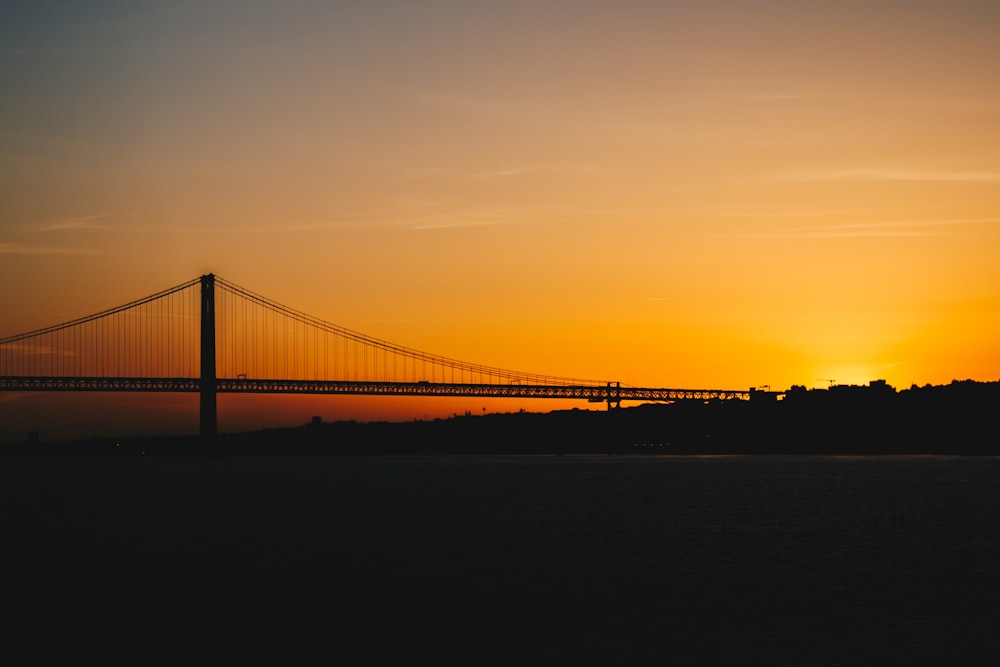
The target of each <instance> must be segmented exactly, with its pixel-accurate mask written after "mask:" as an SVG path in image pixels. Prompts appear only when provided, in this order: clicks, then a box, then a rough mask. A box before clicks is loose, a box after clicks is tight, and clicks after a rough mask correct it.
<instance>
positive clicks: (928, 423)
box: [3, 380, 1000, 456]
mask: <svg viewBox="0 0 1000 667" xmlns="http://www.w3.org/2000/svg"><path fill="white" fill-rule="evenodd" d="M779 399H780V400H779ZM998 408H1000V381H998V382H974V381H971V380H965V381H953V382H952V383H951V384H948V385H936V386H931V385H926V386H923V387H917V386H913V387H911V388H910V389H907V390H903V391H897V390H896V389H894V388H893V387H891V386H889V385H887V384H886V383H885V382H882V381H875V382H872V383H870V384H868V385H861V386H859V385H841V386H832V387H830V388H828V389H806V388H805V387H792V388H791V389H789V390H788V391H787V392H784V393H783V395H781V394H779V393H777V392H755V393H754V395H753V398H752V399H751V400H750V401H678V402H675V403H669V404H646V405H640V406H636V407H622V408H613V409H610V410H607V411H603V410H575V409H574V410H557V411H552V412H547V413H540V412H539V413H536V412H518V413H498V414H486V415H464V416H454V417H451V418H448V419H436V420H432V421H422V420H418V421H412V422H356V421H338V422H329V423H327V422H322V421H321V420H320V419H319V418H314V419H313V421H312V422H310V423H308V424H305V425H303V426H299V427H295V428H278V429H266V430H262V431H254V432H247V433H231V434H220V435H219V436H218V437H217V438H216V439H215V440H214V441H213V442H210V443H209V442H206V441H203V440H202V439H200V438H199V437H197V436H190V437H140V438H117V439H90V440H81V441H74V442H57V443H47V442H44V441H35V442H29V443H18V444H9V445H5V446H4V447H3V451H4V452H5V453H7V454H14V455H23V454H28V455H38V454H58V455H66V454H101V455H107V454H123V455H175V454H194V455H206V454H208V455H226V456H228V455H244V454H245V455H251V454H255V455H260V454H283V455H288V454H294V455H297V454H303V455H321V454H323V455H325V454H349V455H361V454H595V453H602V454H831V455H836V454H844V455H848V454H855V455H865V454H955V455H991V454H1000V434H998V429H997V414H998Z"/></svg>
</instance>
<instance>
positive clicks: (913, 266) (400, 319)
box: [0, 0, 1000, 415]
mask: <svg viewBox="0 0 1000 667" xmlns="http://www.w3.org/2000/svg"><path fill="white" fill-rule="evenodd" d="M8 14H9V16H8V17H7V19H8V20H6V21H5V22H4V24H3V25H0V36H2V37H3V40H0V43H2V44H4V47H3V48H4V50H5V53H6V55H8V56H9V57H7V58H4V59H0V78H2V80H3V81H5V82H6V84H7V87H6V92H7V95H6V96H5V104H4V105H3V106H2V108H0V184H2V188H3V192H4V193H5V197H4V203H3V206H2V208H0V280H3V281H4V284H5V285H8V286H12V287H11V288H9V289H4V290H0V310H2V311H3V312H4V313H5V317H4V319H3V323H2V326H0V328H2V331H0V336H5V335H11V334H15V333H19V332H23V331H27V330H31V329H33V328H38V327H44V326H48V325H51V324H53V323H55V322H60V321H65V320H68V319H72V318H73V317H78V316H82V315H87V314H89V313H93V312H96V311H99V310H101V309H103V308H108V307H113V306H115V305H118V304H122V303H126V302H128V301H130V300H132V299H135V298H139V297H142V296H144V295H147V294H151V293H154V292H156V291H157V290H160V289H163V288H164V287H166V286H169V285H174V284H178V283H179V282H181V281H183V280H186V279H189V278H193V277H196V276H198V275H201V274H204V273H209V272H212V273H217V274H218V275H220V276H224V277H226V278H227V279H230V280H233V281H235V282H236V283H238V284H240V285H245V286H247V287H248V288H249V289H252V290H254V291H256V292H258V293H260V294H263V295H266V296H268V297H269V298H273V299H274V300H276V301H278V302H280V303H283V304H287V305H289V306H291V307H294V308H296V309H299V310H301V311H303V312H305V313H308V314H310V315H312V316H315V317H317V318H320V319H323V320H325V321H328V322H332V323H336V324H338V325H340V326H344V327H347V328H349V329H352V330H355V331H359V332H364V333H365V334H368V335H371V336H374V337H378V338H382V339H384V340H387V341H392V342H393V343H397V344H400V345H405V346H407V347H412V348H416V349H419V350H423V351H426V352H430V353H436V354H441V355H445V356H449V357H454V358H458V359H462V360H467V361H470V362H476V363H482V364H488V365H493V366H499V367H504V368H514V369H518V370H523V371H531V372H538V373H546V374H552V375H562V376H571V377H585V378H593V379H598V380H602V379H606V380H610V381H621V382H623V383H628V384H632V385H637V386H641V385H647V386H649V385H652V386H668V387H669V386H673V387H705V388H712V387H715V388H726V389H745V388H748V387H751V386H761V385H765V384H767V385H770V386H772V387H788V386H791V385H793V384H800V385H801V384H804V385H807V386H808V385H810V384H812V383H817V384H820V385H821V384H822V381H818V380H817V379H816V378H826V379H834V380H836V381H837V382H843V383H857V384H864V383H867V382H869V381H871V380H874V379H885V380H887V381H888V382H889V383H890V384H893V385H894V386H897V387H905V386H909V385H910V384H911V383H917V384H921V385H922V384H925V383H932V384H942V383H947V382H950V381H951V380H952V379H965V378H969V379H975V380H981V381H992V380H995V379H997V378H998V377H1000V352H998V351H997V350H998V346H997V345H996V341H997V340H998V339H1000V263H998V262H997V261H996V258H997V257H998V256H1000V194H998V193H1000V190H998V187H1000V157H998V156H1000V84H998V78H997V76H996V63H997V62H1000V42H998V40H996V35H997V34H998V33H1000V5H996V4H991V3H984V2H978V1H976V0H955V1H954V2H949V3H947V4H944V3H924V4H921V5H920V6H919V7H917V6H914V5H913V3H905V2H902V0H899V1H897V0H891V1H889V2H885V3H879V4H878V5H877V6H873V5H872V4H871V3H867V2H862V1H861V0H842V1H840V2H836V3H834V2H815V3H809V4H808V5H805V4H796V3H789V2H785V1H784V0H765V1H764V2H760V3H753V5H752V6H751V5H748V4H747V3H742V2H737V1H736V0H721V2H718V3H711V5H704V6H703V5H692V4H690V3H681V2H673V1H672V0H667V1H664V2H658V3H645V2H631V1H630V0H626V2H625V3H624V4H623V3H620V2H619V3H610V2H593V3H577V4H573V6H572V7H569V6H564V5H563V4H562V3H549V2H539V3H533V4H531V3H529V4H526V5H525V4H518V3H515V4H512V5H509V4H502V3H500V4H468V5H462V4H459V5H456V4H455V3H449V2H443V1H441V0H427V1H426V2H421V3H399V2H395V1H390V0H372V1H371V2H366V3H362V4H350V3H339V4H338V3H334V4H330V5H324V4H322V3H320V4H317V5H313V4H310V3H305V4H300V3H293V5H290V6H285V5H281V6H280V7H279V6H278V5H274V4H273V3H266V2H257V1H256V0H251V1H250V2H248V3H245V4H241V5H240V7H238V8H237V7H235V6H232V7H231V6H229V5H228V4H225V5H217V4H205V3H198V2H192V1H190V0H179V1H178V2H175V3H170V4H169V5H164V4H163V3H157V2H152V1H150V0H138V1H137V2H134V3H129V6H128V7H127V8H125V7H124V6H118V5H116V4H114V3H103V2H98V3H87V4H85V5H84V4H80V5H79V6H77V5H72V6H68V5H66V4H65V3H59V4H58V5H56V4H55V3H54V2H52V1H51V0H39V2H37V3H29V4H25V5H24V6H23V7H20V8H18V9H16V10H11V11H10V12H9V13H8ZM595 45H598V46H599V48H595ZM379 400H381V399H379V398H374V399H370V400H369V403H365V405H366V406H369V405H371V414H373V415H374V414H377V412H378V410H380V409H383V410H384V412H385V413H386V414H389V413H390V412H391V413H393V414H396V412H395V407H392V408H391V409H390V406H388V405H387V404H386V405H385V406H384V408H379V407H378V406H379V405H380V404H379V403H378V401H379ZM345 405H347V404H345ZM349 405H350V406H351V409H358V410H361V408H360V407H359V406H360V405H361V404H360V403H354V402H351V403H349ZM552 407H553V408H554V407H556V406H552ZM540 408H541V409H551V408H549V407H548V405H547V404H544V403H543V404H542V405H541V406H540ZM368 409H369V408H368V407H365V408H364V410H365V411H366V412H365V414H368V412H367V411H368ZM443 412H444V414H450V411H443Z"/></svg>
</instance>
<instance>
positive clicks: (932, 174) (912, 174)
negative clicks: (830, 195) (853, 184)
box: [774, 168, 1000, 183]
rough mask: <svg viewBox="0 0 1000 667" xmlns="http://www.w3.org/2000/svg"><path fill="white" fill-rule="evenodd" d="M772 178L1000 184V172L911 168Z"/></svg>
mask: <svg viewBox="0 0 1000 667" xmlns="http://www.w3.org/2000/svg"><path fill="white" fill-rule="evenodd" d="M774 178H775V180H781V181H795V182H803V183H808V182H821V181H910V182H939V183H1000V171H931V170H913V169H886V168H878V169H839V170H838V169H835V170H828V171H802V172H789V173H783V174H777V175H775V176H774Z"/></svg>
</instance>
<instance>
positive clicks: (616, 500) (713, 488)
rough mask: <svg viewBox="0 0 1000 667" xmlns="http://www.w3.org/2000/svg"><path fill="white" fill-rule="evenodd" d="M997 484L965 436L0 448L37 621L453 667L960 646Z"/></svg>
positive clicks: (984, 567) (978, 588) (980, 596)
mask: <svg viewBox="0 0 1000 667" xmlns="http://www.w3.org/2000/svg"><path fill="white" fill-rule="evenodd" d="M998 481H1000V460H998V459H995V458H960V457H950V458H949V457H891V458H890V457H881V458H866V457H719V456H712V457H693V456H692V457H607V456H593V457H588V456H565V457H528V456H524V457H519V456H517V457H515V456H512V457H485V456H484V457H478V456H477V457H284V458H283V457H260V458H228V459H220V460H216V461H199V460H195V459H185V458H165V457H144V458H139V457H137V458H135V459H123V458H108V459H39V460H22V461H12V460H9V461H3V462H2V463H0V488H2V493H3V498H4V504H5V507H7V508H8V509H9V510H10V511H8V512H5V513H4V516H3V524H2V527H3V530H4V534H5V535H7V536H8V538H9V539H8V540H7V541H6V543H7V544H8V547H7V556H8V557H7V562H8V563H10V565H9V569H10V570H11V571H16V572H20V573H21V575H22V576H21V577H20V581H21V582H22V584H25V585H24V586H21V587H20V588H19V589H18V594H19V595H20V596H21V597H20V598H18V599H19V600H20V601H21V602H22V603H23V604H24V605H27V606H28V607H26V608H29V607H31V608H34V609H36V611H37V605H38V604H39V600H46V601H47V602H46V605H45V608H46V617H47V618H55V617H53V616H52V613H53V609H55V610H58V609H62V610H70V609H73V610H75V612H74V613H75V614H77V615H75V616H73V618H74V619H75V621H74V626H77V625H80V626H81V627H89V623H87V622H85V620H86V619H87V616H82V617H81V616H79V615H78V614H79V612H80V610H81V609H86V608H89V605H90V604H91V601H93V600H94V599H97V598H99V599H101V600H103V601H113V602H115V603H116V604H112V605H110V608H112V609H117V610H118V611H116V612H115V611H113V612H107V613H108V614H109V615H108V616H107V617H106V620H107V621H109V622H112V623H114V624H119V625H128V626H130V627H132V625H133V624H135V623H136V619H137V618H142V619H143V623H142V625H143V627H145V628H147V629H148V628H150V627H154V628H156V627H165V626H170V625H171V624H173V623H176V622H178V619H184V621H185V622H192V621H195V620H197V621H198V622H195V623H194V626H195V627H200V628H201V629H204V628H205V627H206V625H205V624H206V623H207V624H208V625H207V627H211V628H212V632H211V633H209V634H210V636H211V637H212V638H213V641H215V642H216V644H217V645H218V646H224V647H225V649H224V650H226V651H227V652H230V653H232V652H239V651H241V650H243V649H246V648H247V647H249V646H258V647H259V645H260V644H261V643H272V644H273V645H274V646H284V647H285V648H284V649H282V650H293V649H292V647H291V645H292V644H294V646H296V647H302V646H304V645H306V644H309V643H311V642H314V641H319V639H320V638H322V642H323V643H325V644H326V645H327V646H328V647H329V646H331V645H338V646H342V647H346V646H349V645H350V646H354V645H359V646H360V645H363V646H364V647H365V650H366V651H369V652H371V653H372V654H373V655H375V654H380V653H381V652H385V651H392V650H396V649H398V648H400V646H401V643H402V644H403V645H405V646H406V647H407V650H408V651H409V652H410V653H411V655H413V656H416V657H419V656H423V657H428V658H429V657H431V656H434V657H435V658H443V657H448V656H451V657H452V658H455V659H456V660H458V661H462V659H465V660H468V661H469V663H471V664H512V663H513V664H568V663H572V664H628V663H630V662H643V661H648V660H655V659H663V660H668V659H672V660H675V661H676V660H680V661H681V662H684V661H690V662H691V663H692V664H706V663H713V662H716V663H727V662H746V661H751V662H761V661H763V662H766V663H768V664H789V665H793V664H794V665H798V664H871V665H876V664H878V665H885V664H914V663H915V662H920V663H924V662H926V663H928V664H929V663H930V662H935V661H938V662H946V663H950V664H958V663H965V664H969V662H968V661H969V660H971V659H972V657H973V656H974V655H976V654H977V652H979V651H983V650H987V649H994V648H1000V646H997V645H996V642H997V640H996V639H994V632H993V630H994V628H995V625H996V621H997V619H996V616H995V611H994V610H993V605H994V603H995V600H997V599H1000V598H998V594H1000V565H998V563H1000V536H998V534H997V528H996V526H997V520H998V518H1000V484H998ZM25 582H27V583H25ZM53 599H58V600H60V604H56V605H53V604H52V600H53ZM32 605H35V606H34V607H32ZM116 605H117V606H116ZM125 609H127V610H129V611H128V612H127V613H126V612H124V611H122V610H125ZM67 613H68V612H67ZM90 620H93V619H92V618H91V619H90ZM53 622H55V621H53ZM133 629H134V628H133ZM248 633H249V634H248ZM290 634H291V635H294V636H295V637H297V640H296V641H295V642H291V643H290V642H289V641H288V639H287V638H288V637H289V636H290ZM192 636H194V635H192ZM222 638H225V641H223V640H222ZM272 640H273V641H272ZM175 645H176V644H175ZM254 650H256V649H254ZM469 663H467V664H469Z"/></svg>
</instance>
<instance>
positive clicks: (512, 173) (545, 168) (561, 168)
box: [399, 164, 598, 181]
mask: <svg viewBox="0 0 1000 667" xmlns="http://www.w3.org/2000/svg"><path fill="white" fill-rule="evenodd" d="M400 171H401V175H400V176H399V179H400V180H403V181H417V180H435V179H437V180H446V179H451V180H465V181H476V180H489V179H504V178H514V177H518V176H527V175H530V174H543V173H553V174H555V173H577V174H590V173H595V172H597V171H598V169H597V168H596V167H592V166H587V165H572V166H571V165H557V164H524V165H508V166H502V167H495V168H491V169H458V168H446V167H407V168H403V169H401V170H400Z"/></svg>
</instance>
